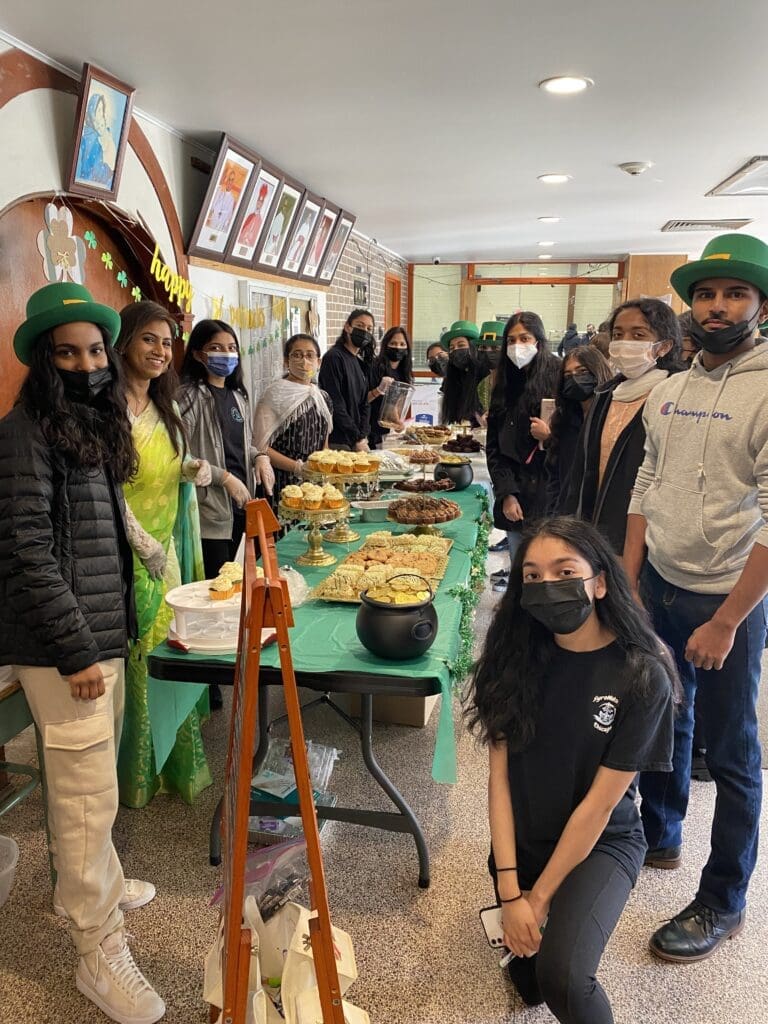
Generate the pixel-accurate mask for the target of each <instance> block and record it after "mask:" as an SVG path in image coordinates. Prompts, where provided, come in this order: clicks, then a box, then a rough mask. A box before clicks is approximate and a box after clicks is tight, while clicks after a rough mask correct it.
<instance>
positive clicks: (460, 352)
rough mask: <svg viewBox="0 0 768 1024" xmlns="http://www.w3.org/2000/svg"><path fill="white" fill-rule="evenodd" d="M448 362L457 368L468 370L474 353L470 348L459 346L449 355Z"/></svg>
mask: <svg viewBox="0 0 768 1024" xmlns="http://www.w3.org/2000/svg"><path fill="white" fill-rule="evenodd" d="M448 362H449V363H450V364H451V366H455V367H456V369H457V370H466V369H467V367H468V366H469V364H470V363H471V362H472V353H471V352H470V350H469V349H468V348H457V349H454V350H453V352H451V353H450V355H449V356H448Z"/></svg>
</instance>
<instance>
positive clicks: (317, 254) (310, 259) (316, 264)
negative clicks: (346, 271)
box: [301, 203, 339, 281]
mask: <svg viewBox="0 0 768 1024" xmlns="http://www.w3.org/2000/svg"><path fill="white" fill-rule="evenodd" d="M338 216H339V208H338V206H334V205H333V204H332V203H326V204H325V206H324V207H323V212H322V213H321V214H320V218H319V220H318V222H317V228H316V229H315V234H314V237H313V238H312V241H311V242H310V244H309V247H308V249H307V256H306V259H305V260H304V266H303V267H302V268H301V277H302V278H303V279H304V280H306V281H314V279H315V278H316V277H317V272H318V270H319V269H320V264H321V263H322V261H323V256H324V255H325V250H326V249H327V247H328V243H329V242H330V240H331V235H332V234H333V229H334V227H335V225H336V221H337V219H338Z"/></svg>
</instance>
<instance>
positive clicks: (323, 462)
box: [318, 448, 339, 476]
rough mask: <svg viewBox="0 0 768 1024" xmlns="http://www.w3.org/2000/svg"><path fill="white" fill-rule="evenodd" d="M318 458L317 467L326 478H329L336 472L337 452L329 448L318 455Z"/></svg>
mask: <svg viewBox="0 0 768 1024" xmlns="http://www.w3.org/2000/svg"><path fill="white" fill-rule="evenodd" d="M319 454H320V458H319V459H318V465H319V466H320V472H321V473H324V474H325V475H326V476H330V475H331V474H333V473H336V472H338V470H337V469H336V466H337V464H338V455H339V453H338V452H334V451H332V450H331V449H330V448H326V449H325V451H322V452H320V453H319Z"/></svg>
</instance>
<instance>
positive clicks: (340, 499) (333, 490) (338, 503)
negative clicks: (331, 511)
mask: <svg viewBox="0 0 768 1024" xmlns="http://www.w3.org/2000/svg"><path fill="white" fill-rule="evenodd" d="M343 504H344V495H343V494H342V493H341V491H340V490H339V489H338V487H334V486H332V484H326V485H325V487H324V488H323V508H341V507H342V505H343Z"/></svg>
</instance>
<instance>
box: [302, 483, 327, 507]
mask: <svg viewBox="0 0 768 1024" xmlns="http://www.w3.org/2000/svg"><path fill="white" fill-rule="evenodd" d="M311 487H312V489H311V490H308V491H304V508H305V509H306V510H307V511H308V512H314V511H315V510H317V509H319V508H320V507H321V505H322V503H323V488H322V487H318V486H317V485H316V484H312V485H311Z"/></svg>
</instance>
